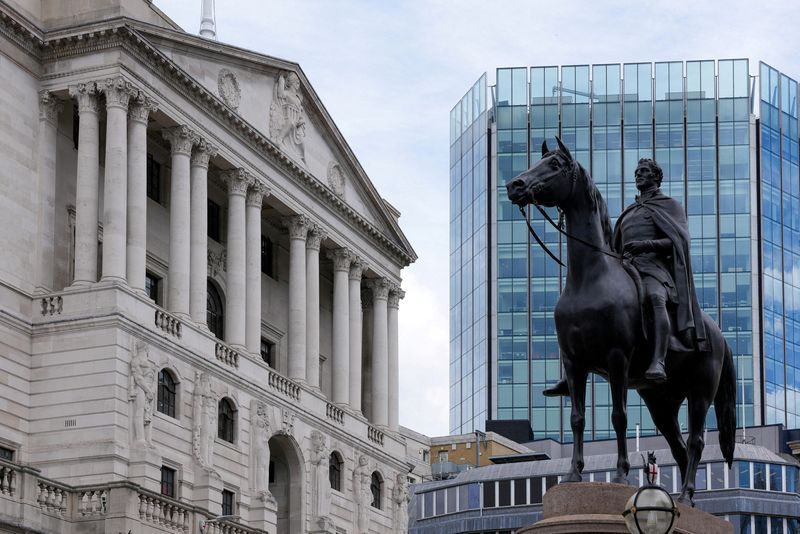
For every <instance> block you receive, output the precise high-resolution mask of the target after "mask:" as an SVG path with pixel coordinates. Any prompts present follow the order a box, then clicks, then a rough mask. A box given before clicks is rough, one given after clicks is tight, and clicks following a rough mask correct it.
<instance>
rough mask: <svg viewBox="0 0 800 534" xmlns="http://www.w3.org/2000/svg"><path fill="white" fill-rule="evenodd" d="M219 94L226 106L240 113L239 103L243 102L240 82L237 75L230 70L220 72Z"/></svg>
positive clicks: (218, 80) (218, 81)
mask: <svg viewBox="0 0 800 534" xmlns="http://www.w3.org/2000/svg"><path fill="white" fill-rule="evenodd" d="M217 92H218V93H219V97H220V98H221V99H222V101H223V102H225V104H226V105H227V106H228V107H230V108H232V109H233V110H234V111H239V102H240V101H241V100H242V91H241V89H240V88H239V80H237V79H236V75H235V74H234V73H232V72H231V71H229V70H228V69H222V70H220V71H219V76H218V77H217Z"/></svg>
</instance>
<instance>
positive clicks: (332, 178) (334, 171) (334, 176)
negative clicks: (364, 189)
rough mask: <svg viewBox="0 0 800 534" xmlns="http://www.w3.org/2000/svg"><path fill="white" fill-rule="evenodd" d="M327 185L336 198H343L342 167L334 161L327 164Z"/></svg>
mask: <svg viewBox="0 0 800 534" xmlns="http://www.w3.org/2000/svg"><path fill="white" fill-rule="evenodd" d="M328 185H329V186H330V188H331V190H332V191H333V193H334V194H335V195H336V196H337V197H339V198H341V197H343V196H344V172H343V171H342V166H341V165H339V164H338V163H336V162H335V161H331V162H330V163H329V164H328Z"/></svg>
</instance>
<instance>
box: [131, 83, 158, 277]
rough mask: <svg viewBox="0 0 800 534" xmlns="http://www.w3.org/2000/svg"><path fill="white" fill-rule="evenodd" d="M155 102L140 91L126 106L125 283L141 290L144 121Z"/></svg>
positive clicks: (144, 253) (144, 212)
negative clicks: (126, 240)
mask: <svg viewBox="0 0 800 534" xmlns="http://www.w3.org/2000/svg"><path fill="white" fill-rule="evenodd" d="M157 109H158V105H157V104H156V103H155V102H154V101H153V100H151V99H150V98H149V97H146V96H144V95H143V94H142V93H139V94H138V95H136V97H135V98H132V99H131V101H130V104H129V106H128V219H127V222H128V248H127V254H126V260H127V269H126V272H127V276H128V285H130V286H131V287H132V288H133V289H136V290H139V291H141V292H144V279H145V268H146V265H147V120H148V117H149V115H150V114H151V113H154V112H155V111H156V110H157Z"/></svg>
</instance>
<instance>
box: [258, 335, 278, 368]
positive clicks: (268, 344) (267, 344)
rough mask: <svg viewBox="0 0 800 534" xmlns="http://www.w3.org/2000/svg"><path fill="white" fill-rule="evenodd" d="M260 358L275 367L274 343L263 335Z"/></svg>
mask: <svg viewBox="0 0 800 534" xmlns="http://www.w3.org/2000/svg"><path fill="white" fill-rule="evenodd" d="M261 359H262V360H264V363H266V364H267V365H269V366H270V367H272V368H273V369H274V368H275V343H273V342H272V341H270V340H268V339H265V338H263V337H262V338H261Z"/></svg>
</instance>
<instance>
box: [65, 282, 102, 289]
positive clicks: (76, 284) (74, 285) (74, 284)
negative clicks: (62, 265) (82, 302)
mask: <svg viewBox="0 0 800 534" xmlns="http://www.w3.org/2000/svg"><path fill="white" fill-rule="evenodd" d="M96 283H97V282H92V281H91V280H73V281H72V283H71V284H70V285H68V286H67V287H66V288H65V289H69V288H84V287H91V286H93V285H95V284H96Z"/></svg>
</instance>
